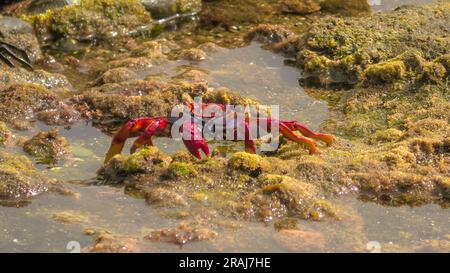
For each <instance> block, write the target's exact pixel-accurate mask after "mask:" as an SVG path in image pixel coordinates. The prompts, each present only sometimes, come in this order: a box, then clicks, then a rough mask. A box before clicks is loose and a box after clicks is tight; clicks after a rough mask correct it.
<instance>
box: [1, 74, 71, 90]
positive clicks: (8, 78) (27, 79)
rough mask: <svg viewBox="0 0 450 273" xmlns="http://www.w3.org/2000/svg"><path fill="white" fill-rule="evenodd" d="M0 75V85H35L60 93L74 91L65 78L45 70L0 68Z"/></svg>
mask: <svg viewBox="0 0 450 273" xmlns="http://www.w3.org/2000/svg"><path fill="white" fill-rule="evenodd" d="M0 73H1V77H0V83H3V84H5V85H12V84H35V85H40V86H42V87H43V88H47V89H50V90H52V91H55V92H60V93H63V92H69V91H73V90H74V88H73V86H72V84H70V82H69V80H68V79H67V78H66V76H64V75H61V74H58V73H50V72H47V71H45V70H40V69H39V70H34V71H28V70H25V69H23V68H17V69H10V68H7V69H2V68H0Z"/></svg>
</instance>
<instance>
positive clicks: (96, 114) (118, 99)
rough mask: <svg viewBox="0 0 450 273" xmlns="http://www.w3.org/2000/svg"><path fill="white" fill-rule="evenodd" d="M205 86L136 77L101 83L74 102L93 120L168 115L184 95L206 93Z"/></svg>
mask: <svg viewBox="0 0 450 273" xmlns="http://www.w3.org/2000/svg"><path fill="white" fill-rule="evenodd" d="M204 88H205V87H204V86H203V85H202V84H188V83H166V82H161V81H157V80H156V81H155V80H148V81H144V80H136V81H126V82H121V83H119V84H106V85H102V86H100V87H96V88H93V89H91V90H89V91H86V92H84V93H83V94H81V95H79V96H77V97H74V98H72V101H73V102H74V104H75V105H77V107H78V108H79V109H80V110H83V114H84V115H85V116H86V117H87V118H90V119H92V118H95V119H98V120H109V119H111V118H115V119H123V120H125V119H130V118H135V117H152V116H153V117H157V116H167V115H169V114H170V113H171V111H172V108H173V107H174V106H176V105H179V104H181V103H182V102H183V98H184V96H185V95H187V96H190V97H195V96H197V95H201V94H203V93H205V91H206V90H205V89H204Z"/></svg>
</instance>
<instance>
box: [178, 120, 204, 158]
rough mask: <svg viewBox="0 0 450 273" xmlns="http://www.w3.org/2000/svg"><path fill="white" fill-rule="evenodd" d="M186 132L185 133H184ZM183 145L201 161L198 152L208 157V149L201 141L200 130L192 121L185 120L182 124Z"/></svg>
mask: <svg viewBox="0 0 450 273" xmlns="http://www.w3.org/2000/svg"><path fill="white" fill-rule="evenodd" d="M184 130H187V131H184ZM183 143H184V145H185V146H186V148H187V149H188V151H189V152H190V153H191V154H192V155H193V156H195V157H196V158H198V159H200V160H201V159H202V156H201V154H200V150H202V151H203V152H204V153H205V155H206V156H207V157H209V155H210V152H209V147H208V145H207V144H206V141H205V140H204V139H203V137H202V134H201V130H200V129H199V127H198V125H197V124H196V123H195V122H194V120H187V121H185V122H184V123H183Z"/></svg>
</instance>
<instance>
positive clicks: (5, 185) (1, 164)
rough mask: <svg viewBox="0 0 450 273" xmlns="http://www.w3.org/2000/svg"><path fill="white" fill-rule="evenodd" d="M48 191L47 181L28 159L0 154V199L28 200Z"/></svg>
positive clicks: (4, 153)
mask: <svg viewBox="0 0 450 273" xmlns="http://www.w3.org/2000/svg"><path fill="white" fill-rule="evenodd" d="M47 189H48V184H47V179H46V178H45V177H44V176H43V175H42V174H40V173H38V172H37V171H36V169H35V168H34V166H33V163H32V162H31V161H30V160H29V159H28V158H27V157H25V156H20V155H14V154H10V153H6V152H0V199H2V200H4V199H6V200H11V199H12V200H21V199H28V198H30V197H33V196H35V195H38V194H40V193H42V192H45V191H47Z"/></svg>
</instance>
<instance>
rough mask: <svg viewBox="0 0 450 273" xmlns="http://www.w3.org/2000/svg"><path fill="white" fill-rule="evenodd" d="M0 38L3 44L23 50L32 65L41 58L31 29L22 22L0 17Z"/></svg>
mask: <svg viewBox="0 0 450 273" xmlns="http://www.w3.org/2000/svg"><path fill="white" fill-rule="evenodd" d="M0 37H1V38H2V40H3V41H4V42H6V43H9V44H11V45H14V46H16V47H17V48H20V49H22V50H24V51H25V52H26V53H27V56H28V57H29V59H30V61H31V62H32V63H34V62H36V61H37V60H40V59H42V57H43V55H42V51H41V48H40V47H39V43H38V41H37V39H36V36H35V34H34V30H33V27H32V26H31V25H30V24H29V23H27V22H25V21H23V20H20V19H18V18H15V17H2V16H1V15H0Z"/></svg>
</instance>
